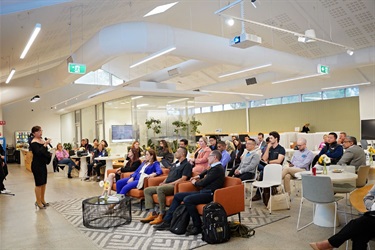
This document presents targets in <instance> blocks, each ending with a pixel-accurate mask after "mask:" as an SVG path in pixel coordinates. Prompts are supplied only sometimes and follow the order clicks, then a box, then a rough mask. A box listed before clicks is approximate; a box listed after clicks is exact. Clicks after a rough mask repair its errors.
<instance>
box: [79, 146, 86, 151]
mask: <svg viewBox="0 0 375 250" xmlns="http://www.w3.org/2000/svg"><path fill="white" fill-rule="evenodd" d="M78 151H86V149H85V148H84V147H80V148H79V149H78Z"/></svg>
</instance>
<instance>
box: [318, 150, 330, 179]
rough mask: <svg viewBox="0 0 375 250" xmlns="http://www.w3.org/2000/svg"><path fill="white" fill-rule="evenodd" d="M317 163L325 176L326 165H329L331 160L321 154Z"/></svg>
mask: <svg viewBox="0 0 375 250" xmlns="http://www.w3.org/2000/svg"><path fill="white" fill-rule="evenodd" d="M318 163H319V164H320V165H323V174H327V165H329V164H331V158H329V157H328V156H327V155H326V154H323V155H321V156H320V157H319V160H318Z"/></svg>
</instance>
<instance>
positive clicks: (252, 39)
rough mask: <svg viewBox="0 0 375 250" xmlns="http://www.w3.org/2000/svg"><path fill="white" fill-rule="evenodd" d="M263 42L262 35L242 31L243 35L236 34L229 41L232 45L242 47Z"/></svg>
mask: <svg viewBox="0 0 375 250" xmlns="http://www.w3.org/2000/svg"><path fill="white" fill-rule="evenodd" d="M261 43H262V38H261V37H259V36H257V35H252V34H247V33H242V34H241V35H239V36H236V37H234V38H233V39H231V40H230V41H229V45H230V46H232V47H236V48H240V49H246V48H249V47H251V46H255V45H260V44H261Z"/></svg>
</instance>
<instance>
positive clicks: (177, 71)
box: [168, 68, 181, 77]
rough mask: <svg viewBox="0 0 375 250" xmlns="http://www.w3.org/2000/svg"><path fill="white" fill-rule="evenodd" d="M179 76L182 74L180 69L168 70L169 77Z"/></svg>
mask: <svg viewBox="0 0 375 250" xmlns="http://www.w3.org/2000/svg"><path fill="white" fill-rule="evenodd" d="M179 74H181V71H180V68H174V69H171V70H168V75H169V76H170V77H174V76H177V75H179Z"/></svg>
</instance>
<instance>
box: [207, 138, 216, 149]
mask: <svg viewBox="0 0 375 250" xmlns="http://www.w3.org/2000/svg"><path fill="white" fill-rule="evenodd" d="M208 141H209V142H210V149H211V150H217V138H216V136H214V135H210V137H209V138H208Z"/></svg>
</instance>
